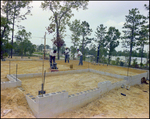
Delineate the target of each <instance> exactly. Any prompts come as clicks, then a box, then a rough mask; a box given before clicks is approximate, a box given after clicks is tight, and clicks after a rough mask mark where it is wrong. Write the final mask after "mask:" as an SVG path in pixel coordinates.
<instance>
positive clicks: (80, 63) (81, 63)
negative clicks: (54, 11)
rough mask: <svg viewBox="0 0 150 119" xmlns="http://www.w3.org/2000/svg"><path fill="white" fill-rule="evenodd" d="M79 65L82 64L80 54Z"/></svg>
mask: <svg viewBox="0 0 150 119" xmlns="http://www.w3.org/2000/svg"><path fill="white" fill-rule="evenodd" d="M79 65H83V62H82V56H80V59H79Z"/></svg>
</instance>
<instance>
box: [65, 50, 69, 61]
mask: <svg viewBox="0 0 150 119" xmlns="http://www.w3.org/2000/svg"><path fill="white" fill-rule="evenodd" d="M64 54H65V63H66V61H67V60H68V63H69V49H68V47H66V50H65V52H64Z"/></svg>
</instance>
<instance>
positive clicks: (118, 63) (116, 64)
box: [115, 57, 120, 65]
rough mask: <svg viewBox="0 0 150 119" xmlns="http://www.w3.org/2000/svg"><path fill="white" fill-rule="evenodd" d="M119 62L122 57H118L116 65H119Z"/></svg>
mask: <svg viewBox="0 0 150 119" xmlns="http://www.w3.org/2000/svg"><path fill="white" fill-rule="evenodd" d="M119 62H120V58H119V57H117V59H116V61H115V64H116V65H119Z"/></svg>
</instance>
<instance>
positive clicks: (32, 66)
mask: <svg viewBox="0 0 150 119" xmlns="http://www.w3.org/2000/svg"><path fill="white" fill-rule="evenodd" d="M42 63H43V62H42V61H10V64H11V65H10V67H9V61H1V79H2V78H5V77H6V75H7V74H9V68H10V74H16V64H18V69H17V74H28V73H41V72H42V65H43V64H42ZM56 63H57V67H58V69H59V71H66V70H71V69H70V64H73V70H78V69H87V68H91V69H95V70H99V71H103V72H109V73H113V74H119V75H125V76H127V68H125V67H116V66H107V65H104V66H103V65H100V66H99V65H92V64H91V63H88V62H84V61H83V66H78V63H79V61H78V60H75V61H73V60H70V63H65V62H64V60H59V61H56ZM49 68H50V64H49V61H48V60H45V61H44V70H46V72H49V71H50V70H49ZM144 72H146V71H143V70H136V69H131V68H129V74H128V75H129V76H133V75H137V74H140V73H144Z"/></svg>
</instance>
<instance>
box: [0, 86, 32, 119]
mask: <svg viewBox="0 0 150 119" xmlns="http://www.w3.org/2000/svg"><path fill="white" fill-rule="evenodd" d="M6 109H11V110H12V111H11V112H9V113H7V114H6V115H4V113H3V112H4V111H5V110H6ZM28 117H30V118H32V117H34V116H33V114H32V111H31V109H30V107H29V106H28V103H27V101H26V98H25V95H24V93H23V92H21V91H19V90H18V89H17V88H11V89H6V90H3V91H1V118H28Z"/></svg>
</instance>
